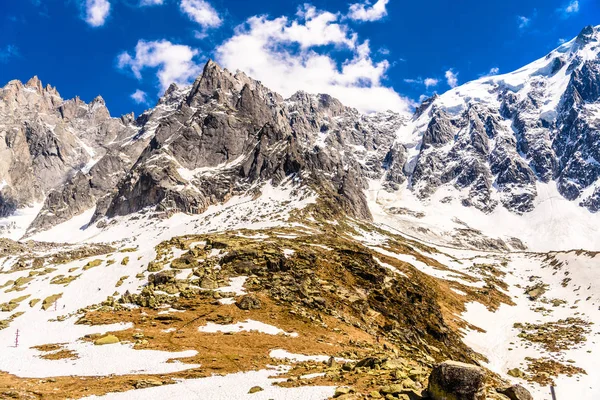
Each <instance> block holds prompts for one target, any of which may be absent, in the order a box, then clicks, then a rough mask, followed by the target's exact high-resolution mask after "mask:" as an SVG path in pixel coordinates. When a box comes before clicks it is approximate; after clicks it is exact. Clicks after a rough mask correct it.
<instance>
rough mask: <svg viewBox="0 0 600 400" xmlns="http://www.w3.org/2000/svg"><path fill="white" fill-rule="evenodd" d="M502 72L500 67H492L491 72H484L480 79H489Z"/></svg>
mask: <svg viewBox="0 0 600 400" xmlns="http://www.w3.org/2000/svg"><path fill="white" fill-rule="evenodd" d="M499 72H500V68H498V67H492V68H490V70H489V71H488V72H484V73H483V74H479V77H480V78H485V77H489V76H494V75H498V73H499Z"/></svg>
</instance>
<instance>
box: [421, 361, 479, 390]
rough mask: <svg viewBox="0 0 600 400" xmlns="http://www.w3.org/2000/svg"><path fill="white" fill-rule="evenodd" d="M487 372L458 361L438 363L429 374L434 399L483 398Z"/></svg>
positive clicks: (430, 388) (429, 388)
mask: <svg viewBox="0 0 600 400" xmlns="http://www.w3.org/2000/svg"><path fill="white" fill-rule="evenodd" d="M484 380H485V373H484V371H483V369H482V368H480V367H478V366H476V365H471V364H464V363H460V362H456V361H444V362H443V363H440V364H438V365H436V366H435V367H434V368H433V371H431V375H430V376H429V387H428V391H429V396H430V397H431V399H432V400H483V399H484V398H485V395H484V394H483V385H484Z"/></svg>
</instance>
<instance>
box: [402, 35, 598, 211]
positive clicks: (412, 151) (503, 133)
mask: <svg viewBox="0 0 600 400" xmlns="http://www.w3.org/2000/svg"><path fill="white" fill-rule="evenodd" d="M599 40H600V29H599V28H594V27H587V28H585V29H584V30H583V31H582V32H581V34H580V35H579V36H578V37H577V38H575V39H573V40H572V41H570V42H567V43H565V44H563V45H562V46H560V47H559V48H557V49H556V50H554V51H552V52H551V53H549V54H548V55H547V56H546V57H544V58H542V59H540V60H538V61H535V62H533V63H531V64H529V65H527V66H525V67H523V68H521V69H519V70H517V71H515V72H512V73H509V74H505V75H498V76H493V77H485V78H481V79H479V80H477V81H474V82H470V83H467V84H465V85H463V86H460V87H457V88H455V89H452V90H450V91H449V92H447V93H445V94H443V95H441V96H439V97H436V98H434V99H432V100H430V101H428V102H427V103H425V104H424V105H423V106H422V107H421V108H420V109H419V110H418V112H417V113H416V114H415V116H414V118H413V120H412V121H411V122H410V123H409V124H408V125H407V126H406V127H405V128H402V129H401V132H400V134H399V139H398V143H399V144H403V145H405V146H406V147H408V148H409V156H408V161H407V162H406V163H405V164H404V165H403V168H402V170H403V172H404V174H405V175H406V176H407V177H409V178H410V188H411V189H412V190H413V191H414V192H415V193H417V194H418V196H419V197H421V198H427V197H429V196H430V195H431V194H433V193H434V192H436V191H437V189H438V188H440V187H441V186H446V185H449V186H453V187H455V188H456V189H458V190H459V191H460V192H461V193H462V194H461V196H462V197H461V200H462V203H463V204H464V205H468V206H474V207H477V208H478V209H480V210H482V211H484V212H490V211H492V210H493V209H495V208H496V207H497V206H503V207H506V208H508V209H509V210H511V211H514V212H517V213H525V212H528V211H531V210H532V209H533V208H534V203H535V202H534V200H535V199H536V197H537V195H538V193H537V189H536V187H537V184H538V183H548V182H556V185H557V187H558V190H559V192H560V193H561V194H562V195H563V196H564V197H565V198H567V199H569V200H573V201H577V202H578V203H579V204H581V205H582V206H585V207H587V208H588V209H589V210H590V211H598V209H599V208H600V204H599V199H600V197H599V196H600V192H599V190H598V181H599V178H600V163H599V160H600V154H599V153H598V146H599V144H598V143H599V142H598V132H599V130H598V128H599V126H598V110H600V108H599V107H600V91H599V87H600V72H599V71H600V59H599V58H598V54H599V53H600V46H599V45H600V42H599ZM402 162H404V160H402V159H400V160H399V162H397V163H395V165H394V168H393V170H394V171H396V172H395V174H394V176H396V175H397V173H398V172H397V171H399V170H400V166H399V165H398V164H399V163H402Z"/></svg>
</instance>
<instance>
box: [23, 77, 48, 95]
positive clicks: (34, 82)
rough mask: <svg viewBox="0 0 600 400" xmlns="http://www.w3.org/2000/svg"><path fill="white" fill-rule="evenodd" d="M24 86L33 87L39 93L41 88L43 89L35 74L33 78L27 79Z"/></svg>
mask: <svg viewBox="0 0 600 400" xmlns="http://www.w3.org/2000/svg"><path fill="white" fill-rule="evenodd" d="M25 87H28V88H31V89H35V90H37V91H38V92H39V93H41V92H42V90H43V89H44V88H43V86H42V82H41V81H40V79H39V78H38V77H37V75H36V76H34V77H33V78H31V79H30V80H28V81H27V83H26V84H25Z"/></svg>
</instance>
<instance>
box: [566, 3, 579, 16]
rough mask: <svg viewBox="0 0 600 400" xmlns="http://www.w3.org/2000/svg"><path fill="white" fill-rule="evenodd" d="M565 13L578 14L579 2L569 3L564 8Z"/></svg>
mask: <svg viewBox="0 0 600 400" xmlns="http://www.w3.org/2000/svg"><path fill="white" fill-rule="evenodd" d="M565 12H566V13H569V14H571V13H578V12H579V1H577V0H574V1H572V2H570V3H569V5H568V6H567V7H566V8H565Z"/></svg>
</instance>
